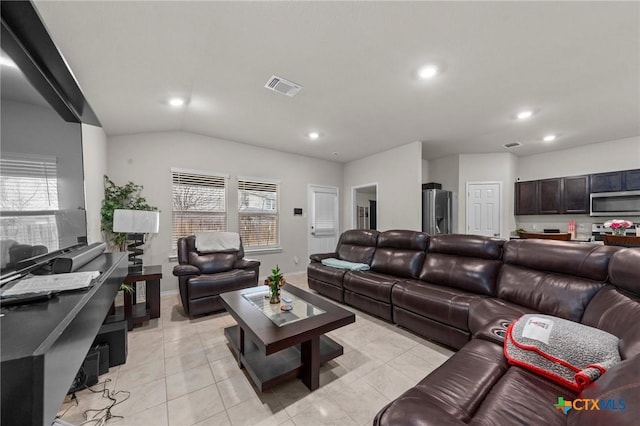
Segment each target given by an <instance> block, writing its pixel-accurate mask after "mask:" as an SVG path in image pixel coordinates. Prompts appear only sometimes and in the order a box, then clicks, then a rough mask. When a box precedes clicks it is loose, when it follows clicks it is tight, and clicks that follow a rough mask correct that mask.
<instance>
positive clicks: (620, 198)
mask: <svg viewBox="0 0 640 426" xmlns="http://www.w3.org/2000/svg"><path fill="white" fill-rule="evenodd" d="M591 216H640V191H623V192H598V193H594V194H591Z"/></svg>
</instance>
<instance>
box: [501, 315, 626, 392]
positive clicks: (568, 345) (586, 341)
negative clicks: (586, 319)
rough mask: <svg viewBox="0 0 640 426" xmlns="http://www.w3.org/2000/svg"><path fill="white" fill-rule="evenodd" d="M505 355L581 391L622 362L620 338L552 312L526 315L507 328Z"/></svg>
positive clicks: (514, 362)
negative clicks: (551, 314) (551, 313)
mask: <svg viewBox="0 0 640 426" xmlns="http://www.w3.org/2000/svg"><path fill="white" fill-rule="evenodd" d="M504 354H505V356H506V357H507V360H508V361H509V363H510V364H512V365H517V366H520V367H523V368H526V369H528V370H531V371H533V372H535V373H537V374H540V375H542V376H544V377H547V378H549V379H551V380H553V381H555V382H556V383H559V384H560V385H562V386H565V387H567V388H569V389H572V390H574V391H580V390H582V389H583V388H584V387H585V386H587V385H589V383H591V382H593V381H594V380H596V379H597V378H598V377H600V375H602V374H604V373H605V371H606V370H607V369H608V368H609V367H611V366H613V365H615V364H617V363H618V362H620V352H619V350H618V338H617V337H616V336H614V335H612V334H609V333H607V332H606V331H602V330H599V329H597V328H593V327H589V326H586V325H583V324H579V323H576V322H573V321H568V320H565V319H562V318H556V317H553V316H549V315H541V314H528V315H523V316H522V317H520V319H518V320H517V321H516V322H514V323H513V324H511V325H510V326H509V328H508V329H507V336H506V337H505V340H504Z"/></svg>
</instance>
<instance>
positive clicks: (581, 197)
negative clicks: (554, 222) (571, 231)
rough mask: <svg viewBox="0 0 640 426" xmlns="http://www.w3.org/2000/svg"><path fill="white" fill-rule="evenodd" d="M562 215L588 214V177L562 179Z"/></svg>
mask: <svg viewBox="0 0 640 426" xmlns="http://www.w3.org/2000/svg"><path fill="white" fill-rule="evenodd" d="M562 213H567V214H572V213H589V176H587V175H585V176H571V177H565V178H562Z"/></svg>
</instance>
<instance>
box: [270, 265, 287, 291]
mask: <svg viewBox="0 0 640 426" xmlns="http://www.w3.org/2000/svg"><path fill="white" fill-rule="evenodd" d="M283 278H284V276H283V275H282V272H280V267H279V266H278V265H276V267H275V268H273V269H272V270H271V275H269V282H270V284H271V287H272V288H276V289H277V288H278V286H281V285H282V284H280V281H282V279H283Z"/></svg>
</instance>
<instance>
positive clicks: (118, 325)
mask: <svg viewBox="0 0 640 426" xmlns="http://www.w3.org/2000/svg"><path fill="white" fill-rule="evenodd" d="M102 343H105V344H106V345H107V346H108V348H109V367H115V366H116V365H120V364H124V363H125V362H127V320H122V321H116V322H109V323H106V324H102V327H100V331H98V335H97V336H96V338H95V340H94V341H93V346H96V345H100V344H102Z"/></svg>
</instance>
